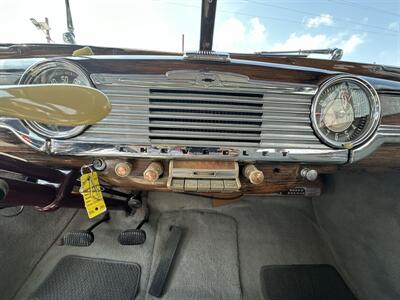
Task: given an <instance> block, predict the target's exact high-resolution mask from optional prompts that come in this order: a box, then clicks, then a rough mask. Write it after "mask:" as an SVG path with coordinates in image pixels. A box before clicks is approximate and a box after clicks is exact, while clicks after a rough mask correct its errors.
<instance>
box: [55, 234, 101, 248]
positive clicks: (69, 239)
mask: <svg viewBox="0 0 400 300" xmlns="http://www.w3.org/2000/svg"><path fill="white" fill-rule="evenodd" d="M93 242H94V235H93V233H92V232H90V231H86V230H80V231H70V232H67V233H66V234H65V235H64V236H63V237H62V240H61V244H62V245H65V246H74V247H88V246H90V245H91V244H92V243H93Z"/></svg>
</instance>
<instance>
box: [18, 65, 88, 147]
mask: <svg viewBox="0 0 400 300" xmlns="http://www.w3.org/2000/svg"><path fill="white" fill-rule="evenodd" d="M20 84H76V85H84V86H91V83H90V80H89V78H88V76H87V75H86V74H85V73H84V72H83V71H82V70H81V69H80V68H79V67H78V66H76V65H75V64H73V63H71V62H69V61H66V60H52V61H44V62H40V63H38V64H36V65H34V66H32V67H31V68H29V69H28V70H27V71H26V72H25V73H24V75H23V76H22V78H21V80H20ZM25 123H26V124H27V125H28V126H29V127H30V128H31V129H32V130H34V131H35V132H37V133H38V134H40V135H42V136H45V137H49V138H60V139H62V138H70V137H73V136H76V135H78V134H80V133H81V132H82V131H83V130H85V128H86V126H76V127H70V126H58V125H51V124H43V123H39V122H32V121H26V122H25Z"/></svg>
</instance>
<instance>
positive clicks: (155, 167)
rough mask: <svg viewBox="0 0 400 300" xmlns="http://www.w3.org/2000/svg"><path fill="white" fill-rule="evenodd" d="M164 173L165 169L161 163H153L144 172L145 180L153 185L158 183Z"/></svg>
mask: <svg viewBox="0 0 400 300" xmlns="http://www.w3.org/2000/svg"><path fill="white" fill-rule="evenodd" d="M163 172H164V167H163V165H162V164H161V163H159V162H152V163H151V164H149V165H148V167H147V169H146V170H145V171H144V172H143V178H144V180H146V181H149V182H151V183H154V182H156V180H157V179H158V178H160V176H161V175H162V173H163Z"/></svg>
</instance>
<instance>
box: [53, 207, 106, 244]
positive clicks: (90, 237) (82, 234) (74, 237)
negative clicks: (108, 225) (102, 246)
mask: <svg viewBox="0 0 400 300" xmlns="http://www.w3.org/2000/svg"><path fill="white" fill-rule="evenodd" d="M109 220H110V214H109V213H108V212H107V213H106V214H105V215H104V217H103V218H101V219H100V220H99V221H97V222H96V223H94V224H93V225H92V226H90V227H89V228H88V229H86V230H77V231H69V232H67V233H66V234H64V236H63V237H62V238H61V241H60V245H61V246H73V247H89V246H90V245H91V244H92V243H93V242H94V234H93V230H94V229H95V228H96V227H97V226H99V225H100V224H102V223H104V222H108V221H109Z"/></svg>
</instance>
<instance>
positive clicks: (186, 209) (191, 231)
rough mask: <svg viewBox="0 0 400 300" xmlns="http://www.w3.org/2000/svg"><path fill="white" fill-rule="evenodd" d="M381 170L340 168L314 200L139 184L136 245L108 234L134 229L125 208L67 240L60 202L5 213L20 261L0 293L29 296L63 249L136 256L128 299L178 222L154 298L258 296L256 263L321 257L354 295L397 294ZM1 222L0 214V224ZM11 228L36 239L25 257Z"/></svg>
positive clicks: (394, 215) (392, 182)
mask: <svg viewBox="0 0 400 300" xmlns="http://www.w3.org/2000/svg"><path fill="white" fill-rule="evenodd" d="M389 177H392V179H389V180H388V179H387V176H385V175H376V176H374V177H371V176H370V175H363V174H353V175H346V174H341V175H340V176H331V177H329V178H328V179H327V180H328V182H327V186H328V188H329V189H328V190H326V191H325V193H324V195H323V196H322V197H319V198H316V199H309V198H302V197H248V198H246V199H245V200H242V201H239V202H236V203H232V204H230V205H227V206H223V207H219V208H213V207H212V205H211V204H212V202H211V200H210V199H208V198H203V197H196V196H190V195H184V194H172V193H149V194H148V199H147V201H148V203H149V206H150V208H151V212H152V213H151V217H150V222H149V223H148V224H146V225H144V227H143V228H144V229H145V230H146V233H147V241H146V243H145V244H144V245H140V246H121V245H119V244H118V242H117V236H118V234H119V232H121V231H122V230H125V229H128V228H134V227H135V226H136V225H137V224H138V222H139V221H140V219H141V218H140V216H141V215H143V212H142V211H139V212H138V215H137V216H135V217H127V216H126V215H125V214H124V213H123V212H112V213H111V217H112V219H111V221H110V222H109V223H106V224H102V225H101V226H100V227H99V228H97V229H95V231H94V233H95V238H96V239H95V242H94V243H93V244H92V245H91V246H90V247H87V248H76V247H65V246H58V245H57V244H56V243H54V240H55V237H56V236H57V235H59V234H60V233H61V232H63V230H64V227H65V225H66V224H68V226H67V228H66V230H76V229H82V228H86V227H87V226H88V225H89V221H88V219H87V217H86V214H85V213H84V212H83V211H80V212H79V213H77V214H76V215H75V216H74V215H73V212H71V211H68V210H67V211H60V212H58V214H59V215H54V214H49V215H48V216H47V215H46V216H45V217H43V215H42V214H38V213H36V214H34V215H33V216H31V215H30V214H29V213H30V211H29V210H28V211H27V212H24V213H23V214H22V215H21V216H19V217H17V218H15V219H14V220H13V221H9V220H7V221H6V222H15V223H13V225H12V226H13V227H11V225H10V226H9V227H8V230H10V228H14V227H15V229H13V230H14V231H16V232H17V234H18V235H19V237H17V236H15V237H14V238H12V239H14V241H15V242H14V244H13V245H11V246H7V247H8V248H5V247H3V246H1V247H0V249H1V251H3V252H2V253H5V252H9V253H8V256H7V258H8V260H10V262H14V263H15V262H16V263H17V264H18V263H20V262H18V260H19V258H20V257H21V255H22V258H23V260H26V263H25V264H28V265H29V268H24V265H25V264H21V265H16V266H17V267H15V268H14V270H15V271H14V273H15V274H14V275H13V276H15V277H17V278H19V279H18V280H19V281H18V284H11V285H5V284H3V285H2V286H1V292H2V293H1V294H2V299H12V296H13V294H14V293H15V291H16V289H18V288H19V287H21V288H19V292H18V294H17V295H16V297H14V298H13V299H29V295H31V294H32V292H34V291H35V290H36V289H37V288H38V286H39V285H40V284H41V283H42V282H43V281H44V279H45V278H46V276H47V275H48V274H49V273H50V272H51V270H52V269H53V268H54V266H55V265H56V264H57V263H58V262H59V261H60V259H61V258H62V257H64V256H66V255H80V256H85V257H96V258H107V259H115V260H119V261H128V262H135V263H138V264H139V265H140V266H141V271H142V276H141V280H140V287H139V292H138V295H137V297H136V299H152V298H151V297H150V296H149V295H148V293H147V291H148V289H149V286H150V282H151V279H152V277H153V275H154V272H155V269H156V265H157V262H158V260H159V257H160V252H161V251H162V249H163V247H164V245H165V238H166V234H165V232H166V230H168V228H169V226H170V225H172V224H174V225H178V226H181V227H183V228H184V235H183V239H182V241H181V244H180V246H179V248H178V256H177V257H176V261H175V263H174V265H173V269H172V272H171V276H170V278H169V281H168V283H167V286H166V291H165V295H164V297H163V299H263V298H262V294H261V288H260V273H259V272H260V268H261V267H262V266H264V265H280V264H331V265H333V266H335V267H336V269H337V270H338V272H339V273H340V274H341V275H342V277H343V278H344V279H345V281H346V283H347V284H348V285H349V286H350V287H351V289H352V290H353V291H354V292H355V293H356V294H357V296H358V297H359V298H360V299H399V295H400V294H399V285H398V284H397V283H398V282H399V279H400V277H399V276H400V265H399V260H398V258H397V253H399V250H400V239H399V236H400V235H399V234H400V228H399V227H400V224H399V213H400V211H399V205H400V204H399V203H400V202H399V201H398V194H399V188H400V187H399V186H398V183H396V176H394V175H393V176H392V175H391V174H390V176H389ZM56 214H57V213H56ZM64 214H65V215H66V216H65V218H66V220H64V221H63V218H62V216H63V215H64ZM67 216H68V217H67ZM18 218H19V219H20V221H18ZM32 218H33V219H34V220H31V219H32ZM53 218H54V221H51V220H53ZM71 218H72V221H71V222H69V220H70V219H71ZM21 219H24V221H21ZM25 219H26V220H25ZM3 222H5V221H4V220H3V219H1V218H0V229H1V228H2V223H3ZM30 224H36V226H37V227H38V228H42V229H41V230H46V231H44V232H43V231H42V232H41V233H42V235H40V238H38V237H39V235H38V234H37V233H35V231H34V230H33V229H30V230H31V231H28V232H26V230H28V229H27V228H28V227H29V228H34V227H32V226H31V225H30ZM39 224H41V226H40V225H39ZM49 224H52V226H51V225H49ZM62 224H64V225H62ZM3 228H5V227H3ZM2 230H3V234H4V233H6V234H5V235H2V236H0V242H1V244H2V245H3V244H4V243H6V240H7V238H9V237H10V233H9V231H8V230H7V231H6V230H5V229H2ZM49 230H50V231H51V232H52V234H49V233H48V231H49ZM29 232H30V233H31V235H29V234H28V233H29ZM43 233H45V234H46V235H44V234H43ZM21 235H23V236H29V237H30V238H31V239H32V241H31V244H34V245H35V247H36V248H32V246H29V247H31V249H36V252H37V253H36V252H34V255H33V256H32V258H34V259H32V261H31V259H30V256H28V255H27V254H26V253H28V252H29V251H30V250H28V248H27V249H24V250H15V249H19V248H21V247H22V242H20V240H19V239H20V238H21ZM46 237H47V238H46ZM35 238H38V240H37V241H35ZM37 244H38V245H40V247H41V248H40V250H38V245H37ZM42 244H44V245H46V247H44V246H42ZM7 249H9V250H8V251H7ZM12 250H13V251H12ZM18 251H24V253H25V254H22V253H21V252H18ZM4 255H5V254H3V256H2V257H4ZM0 261H1V263H4V262H3V261H2V260H0ZM38 261H39V262H38ZM12 267H13V264H12V263H11V264H9V267H8V269H4V270H5V271H4V270H3V268H1V269H0V283H3V282H4V279H3V278H6V277H7V276H8V273H10V272H11V268H12ZM6 280H8V279H6ZM11 281H13V280H9V281H8V282H11ZM15 281H16V282H17V280H15ZM4 295H5V296H4Z"/></svg>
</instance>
